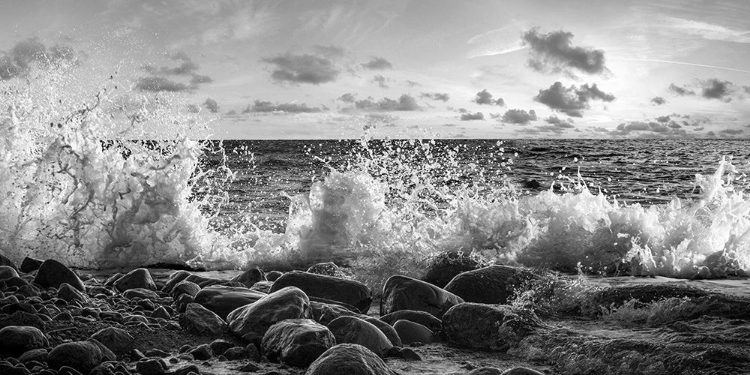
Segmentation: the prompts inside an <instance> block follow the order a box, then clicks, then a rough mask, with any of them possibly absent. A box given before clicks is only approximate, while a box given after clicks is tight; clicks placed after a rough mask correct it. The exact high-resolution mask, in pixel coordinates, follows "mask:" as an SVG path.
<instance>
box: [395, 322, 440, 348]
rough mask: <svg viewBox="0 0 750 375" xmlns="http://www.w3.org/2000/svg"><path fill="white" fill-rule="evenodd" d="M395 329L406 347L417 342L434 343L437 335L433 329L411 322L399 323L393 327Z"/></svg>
mask: <svg viewBox="0 0 750 375" xmlns="http://www.w3.org/2000/svg"><path fill="white" fill-rule="evenodd" d="M393 329H395V330H396V332H397V333H398V337H400V338H401V342H403V343H404V344H405V345H409V344H411V343H415V342H421V343H425V344H429V343H432V341H433V336H434V335H435V333H434V332H432V330H431V329H429V328H427V327H425V326H423V325H421V324H419V323H414V322H412V321H409V320H399V321H397V322H396V323H395V324H394V325H393Z"/></svg>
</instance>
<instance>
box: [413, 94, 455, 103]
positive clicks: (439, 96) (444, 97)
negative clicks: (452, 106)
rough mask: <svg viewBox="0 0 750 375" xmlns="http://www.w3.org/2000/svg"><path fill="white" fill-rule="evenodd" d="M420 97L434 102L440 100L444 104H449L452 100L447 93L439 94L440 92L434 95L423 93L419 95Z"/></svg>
mask: <svg viewBox="0 0 750 375" xmlns="http://www.w3.org/2000/svg"><path fill="white" fill-rule="evenodd" d="M419 97H420V98H428V99H433V100H440V101H443V102H447V101H448V100H450V98H451V97H450V95H448V94H447V93H439V92H433V93H430V92H423V93H422V94H421V95H419Z"/></svg>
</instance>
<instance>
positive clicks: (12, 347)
mask: <svg viewBox="0 0 750 375" xmlns="http://www.w3.org/2000/svg"><path fill="white" fill-rule="evenodd" d="M47 346H49V341H48V340H47V337H46V336H44V333H43V332H42V331H41V330H40V329H39V328H36V327H31V326H8V327H5V328H3V329H0V354H3V355H9V356H13V357H15V356H17V355H20V354H22V353H23V352H25V351H27V350H32V349H39V348H45V347H47Z"/></svg>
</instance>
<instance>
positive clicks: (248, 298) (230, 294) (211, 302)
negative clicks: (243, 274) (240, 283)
mask: <svg viewBox="0 0 750 375" xmlns="http://www.w3.org/2000/svg"><path fill="white" fill-rule="evenodd" d="M266 295H267V294H265V293H261V292H258V291H255V290H252V289H249V288H243V287H236V286H223V285H215V286H209V287H206V288H203V289H201V290H200V291H199V292H198V293H196V295H195V303H198V304H201V305H203V307H205V308H207V309H209V310H211V311H213V312H215V313H216V315H218V316H220V317H221V318H222V319H226V318H227V315H229V313H230V312H232V311H234V310H236V309H238V308H240V307H242V306H246V305H249V304H251V303H255V302H256V301H258V300H259V299H261V298H263V297H265V296H266Z"/></svg>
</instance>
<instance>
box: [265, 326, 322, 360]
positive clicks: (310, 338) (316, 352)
mask: <svg viewBox="0 0 750 375" xmlns="http://www.w3.org/2000/svg"><path fill="white" fill-rule="evenodd" d="M334 345H336V338H335V337H334V336H333V333H331V331H330V330H329V329H328V328H326V326H324V325H322V324H319V323H317V322H315V321H313V320H311V319H287V320H283V321H281V322H278V323H276V324H274V325H272V326H271V328H269V329H268V331H266V334H265V335H264V336H263V341H262V343H261V347H262V348H263V353H264V354H265V356H266V357H267V358H268V359H269V360H270V361H272V362H276V361H281V362H284V363H286V364H288V365H291V366H297V367H307V366H309V365H310V364H311V363H312V362H313V361H315V360H316V359H318V357H320V355H321V354H323V352H325V351H326V350H328V349H329V348H331V347H332V346H334Z"/></svg>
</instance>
